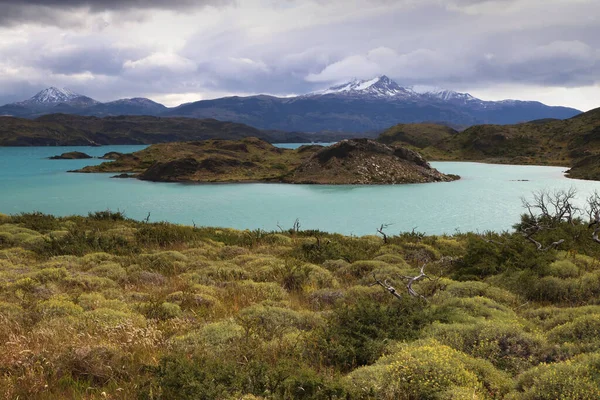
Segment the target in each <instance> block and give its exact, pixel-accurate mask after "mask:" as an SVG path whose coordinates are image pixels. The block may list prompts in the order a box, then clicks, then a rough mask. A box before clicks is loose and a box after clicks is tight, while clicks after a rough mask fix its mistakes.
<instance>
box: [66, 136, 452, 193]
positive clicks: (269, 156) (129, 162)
mask: <svg viewBox="0 0 600 400" xmlns="http://www.w3.org/2000/svg"><path fill="white" fill-rule="evenodd" d="M75 172H112V173H120V174H122V173H132V174H136V175H135V176H136V177H137V178H138V179H141V180H149V181H155V182H258V181H260V182H287V183H320V184H395V183H422V182H442V181H451V180H454V179H456V178H457V177H454V176H447V175H444V174H441V173H440V172H438V171H437V170H435V169H433V168H431V167H430V166H429V164H428V163H427V162H426V161H425V160H424V159H423V158H422V157H421V156H420V155H419V154H418V153H416V152H414V151H412V150H408V149H405V148H402V147H389V146H387V145H384V144H381V143H377V142H376V141H373V140H368V139H351V140H344V141H342V142H340V143H337V144H335V145H333V146H330V147H323V146H318V145H312V146H302V147H300V148H298V149H295V150H289V149H281V148H277V147H274V146H272V145H271V144H269V143H267V142H265V141H263V140H260V139H257V138H246V139H243V140H240V141H229V140H207V141H200V142H185V143H165V144H158V145H152V146H150V147H149V148H147V149H145V150H142V151H139V152H136V153H133V154H124V155H122V156H119V157H118V158H117V159H116V161H114V162H107V163H103V164H100V165H98V166H89V167H85V168H83V169H81V170H79V171H75Z"/></svg>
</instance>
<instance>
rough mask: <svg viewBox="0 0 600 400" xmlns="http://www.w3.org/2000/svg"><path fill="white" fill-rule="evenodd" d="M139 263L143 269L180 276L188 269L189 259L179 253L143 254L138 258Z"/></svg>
mask: <svg viewBox="0 0 600 400" xmlns="http://www.w3.org/2000/svg"><path fill="white" fill-rule="evenodd" d="M137 261H138V263H139V264H140V266H141V267H142V268H143V269H149V270H152V271H155V272H159V273H161V274H163V275H167V276H169V275H170V276H173V275H178V274H180V273H182V272H185V271H186V270H187V269H188V268H187V263H188V257H187V256H185V255H183V254H181V253H180V252H178V251H162V252H158V253H153V254H142V255H140V256H139V257H138V258H137Z"/></svg>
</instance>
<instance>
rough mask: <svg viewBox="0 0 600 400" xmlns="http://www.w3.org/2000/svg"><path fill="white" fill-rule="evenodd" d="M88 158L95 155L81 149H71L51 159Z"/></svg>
mask: <svg viewBox="0 0 600 400" xmlns="http://www.w3.org/2000/svg"><path fill="white" fill-rule="evenodd" d="M88 158H93V157H92V156H90V155H88V154H85V153H82V152H80V151H70V152H68V153H62V154H61V155H60V156H52V157H50V159H51V160H86V159H88Z"/></svg>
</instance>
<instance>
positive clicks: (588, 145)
mask: <svg viewBox="0 0 600 400" xmlns="http://www.w3.org/2000/svg"><path fill="white" fill-rule="evenodd" d="M378 140H379V141H381V142H383V143H387V144H392V143H395V144H401V145H409V146H412V147H416V148H418V149H419V151H420V152H421V153H422V154H423V155H424V156H425V157H427V158H428V159H432V160H461V161H465V160H471V161H485V162H498V163H511V164H540V165H563V166H572V167H573V168H572V169H571V170H570V173H569V176H570V177H572V178H581V179H594V180H600V108H598V109H595V110H591V111H589V112H586V113H583V114H580V115H578V116H576V117H573V118H570V119H567V120H546V121H532V122H529V123H524V124H516V125H477V126H472V127H470V128H468V129H466V130H464V131H462V132H457V131H454V130H452V129H450V128H447V127H442V126H436V125H428V124H417V125H397V126H394V127H392V128H390V129H388V130H387V131H386V132H384V133H383V134H382V135H380V136H379V139H378Z"/></svg>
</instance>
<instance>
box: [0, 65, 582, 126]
mask: <svg viewBox="0 0 600 400" xmlns="http://www.w3.org/2000/svg"><path fill="white" fill-rule="evenodd" d="M55 113H63V114H75V115H83V116H96V117H105V116H119V115H145V116H161V117H188V118H214V119H217V120H221V121H231V122H237V123H244V124H247V125H250V126H253V127H256V128H258V129H271V130H284V131H303V132H323V131H335V132H355V133H358V132H373V131H381V130H383V129H386V128H388V127H390V126H392V125H395V124H398V123H419V122H436V123H443V124H447V125H450V126H455V127H457V126H458V127H467V126H472V125H477V124H514V123H519V122H525V121H531V120H538V119H547V118H552V119H565V118H570V117H573V116H575V115H577V114H579V113H580V111H579V110H576V109H573V108H568V107H552V106H547V105H545V104H542V103H540V102H536V101H517V100H503V101H484V100H480V99H477V98H475V97H473V96H471V95H470V94H468V93H459V92H455V91H451V90H444V89H436V90H426V91H422V90H421V91H419V90H415V89H414V88H411V87H402V86H400V85H398V84H397V83H396V82H394V81H393V80H391V79H390V78H388V77H387V76H385V75H383V76H379V77H376V78H373V79H370V80H357V79H355V80H352V81H350V82H347V83H344V84H341V85H336V86H333V87H330V88H329V89H326V90H322V91H318V92H313V93H308V94H304V95H300V96H295V97H275V96H268V95H257V96H247V97H238V96H233V97H224V98H219V99H213V100H201V101H197V102H193V103H186V104H182V105H180V106H177V107H173V108H168V107H165V106H164V105H162V104H159V103H156V102H154V101H152V100H149V99H146V98H132V99H121V100H116V101H111V102H106V103H102V102H99V101H96V100H94V99H92V98H90V97H87V96H84V95H81V94H78V93H74V92H72V91H69V90H67V89H59V88H55V87H50V88H48V89H45V90H43V91H41V92H40V93H38V94H36V95H35V96H33V97H32V98H31V99H29V100H26V101H21V102H17V103H11V104H6V105H4V106H2V107H0V116H2V115H3V116H14V117H22V118H30V119H31V118H37V117H40V116H42V115H46V114H55Z"/></svg>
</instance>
